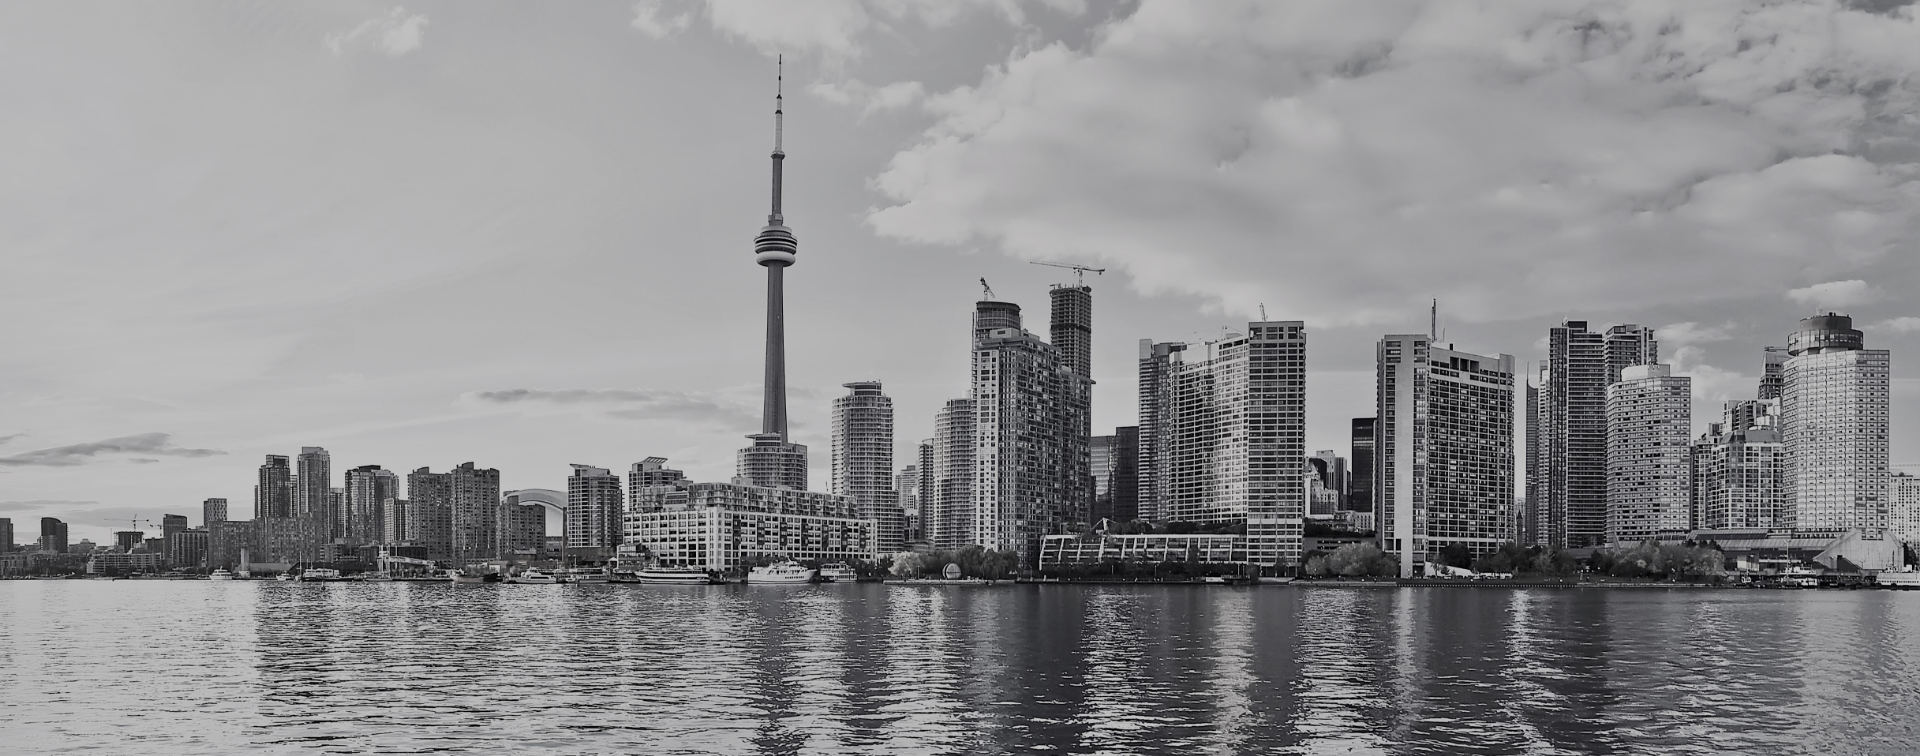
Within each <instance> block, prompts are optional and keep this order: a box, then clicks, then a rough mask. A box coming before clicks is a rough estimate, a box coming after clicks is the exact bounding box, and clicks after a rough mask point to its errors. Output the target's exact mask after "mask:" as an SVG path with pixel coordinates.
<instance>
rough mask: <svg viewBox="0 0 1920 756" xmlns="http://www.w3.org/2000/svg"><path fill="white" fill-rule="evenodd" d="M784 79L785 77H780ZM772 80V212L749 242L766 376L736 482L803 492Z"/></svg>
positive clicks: (778, 95)
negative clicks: (791, 405) (761, 295)
mask: <svg viewBox="0 0 1920 756" xmlns="http://www.w3.org/2000/svg"><path fill="white" fill-rule="evenodd" d="M782 74H784V71H783V72H782ZM784 78H785V76H784V75H779V74H777V75H776V76H775V79H774V81H775V85H774V94H773V212H771V213H768V214H767V225H766V227H765V228H762V229H760V234H759V235H758V236H755V237H754V238H753V260H754V262H757V263H759V264H760V266H761V267H764V268H766V269H767V375H766V382H765V392H766V393H765V396H764V398H763V399H762V402H761V406H760V412H761V418H760V432H759V433H756V434H753V435H751V436H748V438H751V439H753V446H750V447H747V448H745V449H741V450H740V457H739V463H740V477H742V478H744V479H746V481H747V482H748V484H750V485H756V486H765V487H768V488H792V489H796V490H802V491H804V490H806V488H807V447H805V446H801V445H799V444H795V443H791V442H789V440H788V438H787V324H786V301H785V287H784V278H785V275H786V270H787V267H788V266H790V265H792V264H793V260H794V255H795V253H797V252H799V251H800V241H799V240H798V239H795V238H794V236H793V230H792V229H789V228H787V224H786V222H785V219H784V218H783V217H781V215H780V184H781V178H782V176H781V171H782V166H783V165H784V164H785V161H786V159H787V153H786V152H785V151H784V150H782V149H781V139H782V132H783V129H784V126H785V118H786V115H785V113H784V108H783V105H784V101H783V100H782V81H783V80H784Z"/></svg>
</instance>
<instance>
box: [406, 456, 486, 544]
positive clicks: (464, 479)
mask: <svg viewBox="0 0 1920 756" xmlns="http://www.w3.org/2000/svg"><path fill="white" fill-rule="evenodd" d="M447 491H448V504H449V506H448V509H449V513H450V514H451V518H450V520H451V524H452V536H453V539H452V540H453V544H452V545H453V559H455V560H457V561H459V562H460V563H465V562H466V561H467V560H474V559H492V558H494V551H495V548H496V546H497V545H498V543H499V521H498V512H499V507H498V506H497V505H498V504H499V502H500V471H499V470H495V469H491V468H484V469H483V468H477V467H474V465H473V463H472V462H462V463H460V465H459V466H457V467H455V468H453V470H452V471H450V472H448V473H447ZM408 493H409V496H408V498H409V499H413V498H414V497H413V496H412V492H411V491H409V492H408Z"/></svg>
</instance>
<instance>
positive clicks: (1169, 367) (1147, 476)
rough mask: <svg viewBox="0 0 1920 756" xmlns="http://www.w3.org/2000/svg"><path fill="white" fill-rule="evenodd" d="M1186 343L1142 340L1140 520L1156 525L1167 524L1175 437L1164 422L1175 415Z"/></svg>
mask: <svg viewBox="0 0 1920 756" xmlns="http://www.w3.org/2000/svg"><path fill="white" fill-rule="evenodd" d="M1186 348H1187V345H1186V344H1183V343H1163V344H1156V343H1153V340H1152V339H1141V340H1140V361H1139V362H1140V366H1139V370H1138V371H1137V375H1138V376H1139V396H1140V443H1139V451H1138V453H1137V454H1138V457H1139V475H1140V482H1139V489H1138V497H1139V501H1138V515H1137V516H1138V517H1140V518H1143V519H1147V520H1152V521H1154V522H1166V521H1167V518H1168V512H1167V507H1168V501H1169V499H1170V498H1171V496H1172V494H1171V489H1170V488H1169V487H1168V481H1169V480H1170V478H1171V470H1170V466H1171V465H1172V463H1173V453H1172V447H1171V444H1172V443H1173V436H1174V434H1173V433H1172V432H1171V429H1169V430H1168V431H1166V432H1162V430H1161V428H1160V425H1159V424H1160V422H1161V418H1162V417H1163V416H1170V414H1171V413H1172V412H1173V407H1174V402H1173V388H1174V380H1173V376H1174V366H1175V365H1176V364H1178V363H1179V361H1180V353H1181V352H1183V351H1185V350H1186Z"/></svg>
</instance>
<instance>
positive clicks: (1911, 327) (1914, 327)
mask: <svg viewBox="0 0 1920 756" xmlns="http://www.w3.org/2000/svg"><path fill="white" fill-rule="evenodd" d="M1872 328H1873V330H1876V331H1890V332H1892V333H1915V332H1920V318H1916V317H1911V316H1909V317H1900V318H1894V319H1892V320H1882V321H1880V322H1878V323H1875V324H1873V326H1872Z"/></svg>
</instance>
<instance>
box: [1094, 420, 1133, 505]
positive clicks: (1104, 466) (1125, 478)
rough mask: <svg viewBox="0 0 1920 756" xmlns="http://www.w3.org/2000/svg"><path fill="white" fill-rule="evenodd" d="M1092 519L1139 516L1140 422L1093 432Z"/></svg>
mask: <svg viewBox="0 0 1920 756" xmlns="http://www.w3.org/2000/svg"><path fill="white" fill-rule="evenodd" d="M1091 452H1092V453H1091V455H1090V456H1091V459H1092V462H1093V464H1092V470H1093V515H1092V521H1093V522H1099V521H1101V520H1112V521H1114V522H1131V521H1133V520H1135V519H1137V518H1138V517H1139V516H1140V426H1137V425H1123V426H1120V427H1118V428H1115V429H1114V431H1113V435H1110V436H1094V437H1093V439H1092V444H1091Z"/></svg>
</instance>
